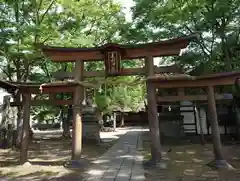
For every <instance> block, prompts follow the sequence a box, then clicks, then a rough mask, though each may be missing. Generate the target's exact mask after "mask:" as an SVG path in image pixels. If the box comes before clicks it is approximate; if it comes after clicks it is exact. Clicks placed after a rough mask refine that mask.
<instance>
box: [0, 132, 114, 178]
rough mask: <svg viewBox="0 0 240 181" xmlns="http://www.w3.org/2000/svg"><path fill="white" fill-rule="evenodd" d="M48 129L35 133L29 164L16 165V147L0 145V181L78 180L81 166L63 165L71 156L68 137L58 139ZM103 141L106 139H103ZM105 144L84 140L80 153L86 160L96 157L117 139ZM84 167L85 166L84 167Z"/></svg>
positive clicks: (30, 148) (17, 157) (30, 147)
mask: <svg viewBox="0 0 240 181" xmlns="http://www.w3.org/2000/svg"><path fill="white" fill-rule="evenodd" d="M51 134H52V133H51V132H49V133H47V134H44V135H42V136H41V133H37V134H36V137H35V138H34V140H33V142H32V143H31V144H30V146H29V151H28V158H29V163H30V164H25V165H23V166H20V165H18V160H19V150H17V149H0V180H1V181H5V180H6V181H17V180H19V181H20V180H21V181H22V180H26V181H28V180H29V181H30V180H31V181H44V180H50V181H55V180H56V181H58V180H59V181H61V180H68V181H71V180H81V179H82V177H81V173H82V172H83V170H69V169H66V168H65V167H64V166H63V165H64V163H66V162H67V161H69V160H70V156H71V140H65V139H61V138H59V137H57V135H58V136H60V135H61V134H55V135H53V136H52V137H51ZM103 141H105V140H103ZM107 141H108V143H107V144H101V146H98V145H96V144H89V143H88V144H86V143H85V144H83V154H82V157H83V158H86V159H88V160H89V161H94V160H96V159H97V158H98V157H99V156H101V155H102V154H103V153H104V152H106V151H107V150H108V149H109V148H110V147H111V146H112V145H113V144H114V143H116V141H117V139H116V140H107ZM86 169H87V168H86Z"/></svg>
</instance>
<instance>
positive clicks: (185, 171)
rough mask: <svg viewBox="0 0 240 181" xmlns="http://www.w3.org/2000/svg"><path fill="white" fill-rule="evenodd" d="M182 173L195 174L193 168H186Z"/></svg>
mask: <svg viewBox="0 0 240 181" xmlns="http://www.w3.org/2000/svg"><path fill="white" fill-rule="evenodd" d="M183 174H184V175H195V174H196V171H195V170H193V169H186V170H184V172H183Z"/></svg>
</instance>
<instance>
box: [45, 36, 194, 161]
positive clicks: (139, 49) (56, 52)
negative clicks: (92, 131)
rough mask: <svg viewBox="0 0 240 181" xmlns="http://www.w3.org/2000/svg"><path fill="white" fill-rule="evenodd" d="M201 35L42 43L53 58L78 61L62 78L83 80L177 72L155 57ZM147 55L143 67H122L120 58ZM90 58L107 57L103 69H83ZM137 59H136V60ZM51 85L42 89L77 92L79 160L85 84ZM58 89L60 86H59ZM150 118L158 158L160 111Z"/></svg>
mask: <svg viewBox="0 0 240 181" xmlns="http://www.w3.org/2000/svg"><path fill="white" fill-rule="evenodd" d="M197 37H198V36H197V35H196V34H192V35H189V36H183V37H179V38H175V39H171V40H165V41H159V42H153V43H146V44H135V45H119V44H106V45H103V46H100V47H93V48H66V47H49V46H41V49H42V51H43V53H44V54H45V55H46V56H48V57H49V58H51V59H52V61H53V62H57V63H61V62H75V71H74V72H72V73H69V72H68V73H61V75H60V76H62V77H63V78H66V77H73V78H74V81H76V82H81V81H84V77H98V76H127V75H145V76H151V75H154V74H156V73H161V72H177V73H179V71H176V69H175V70H173V67H165V68H157V67H154V64H153V58H154V57H163V56H178V55H179V54H180V52H181V49H184V48H186V47H187V46H188V44H189V43H190V42H191V41H193V40H195V39H196V38H197ZM140 58H144V59H145V67H143V68H126V69H125V68H123V67H122V66H121V60H124V59H125V60H132V59H140ZM89 61H104V64H105V70H103V71H94V72H90V71H86V70H84V62H89ZM133 61H134V60H133ZM48 86H49V85H42V86H41V90H42V92H43V93H44V92H48V91H49V90H50V89H51V91H53V89H55V91H56V92H59V91H60V90H63V89H64V91H67V90H69V91H70V90H71V92H74V96H73V100H74V101H73V107H74V116H73V125H74V126H73V149H72V160H79V159H80V158H81V144H80V143H81V139H82V137H81V134H82V132H81V117H80V114H81V108H80V107H81V105H80V104H81V100H83V98H84V93H83V92H84V90H83V86H79V85H75V86H72V85H71V86H70V85H69V86H66V85H63V84H62V86H61V85H60V86H58V87H51V88H49V89H48V88H47V87H48ZM147 87H148V88H147V89H148V90H147V94H148V96H147V97H148V102H149V104H151V102H152V101H153V99H154V97H155V91H154V89H153V88H152V87H151V86H149V85H148V83H147ZM57 89H58V90H57ZM148 120H149V126H150V132H151V138H152V139H151V140H152V146H151V150H152V152H151V153H152V159H153V160H159V158H160V157H161V153H160V141H159V131H156V130H159V123H158V119H157V114H155V112H152V111H151V109H150V111H149V112H148Z"/></svg>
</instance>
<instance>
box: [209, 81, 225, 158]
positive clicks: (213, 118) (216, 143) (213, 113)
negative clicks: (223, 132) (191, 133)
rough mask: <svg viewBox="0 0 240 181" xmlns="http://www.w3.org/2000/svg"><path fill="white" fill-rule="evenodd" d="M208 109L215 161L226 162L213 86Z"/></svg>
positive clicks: (210, 89) (210, 87)
mask: <svg viewBox="0 0 240 181" xmlns="http://www.w3.org/2000/svg"><path fill="white" fill-rule="evenodd" d="M208 109H209V117H210V123H211V129H212V139H213V152H214V155H215V159H216V160H224V157H223V153H222V144H221V138H220V132H219V125H218V117H217V110H216V102H215V94H214V88H213V86H209V87H208Z"/></svg>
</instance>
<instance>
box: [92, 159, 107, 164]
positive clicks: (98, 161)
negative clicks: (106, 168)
mask: <svg viewBox="0 0 240 181" xmlns="http://www.w3.org/2000/svg"><path fill="white" fill-rule="evenodd" d="M108 162H109V160H102V159H98V160H95V161H93V162H92V163H96V164H100V163H108Z"/></svg>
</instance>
